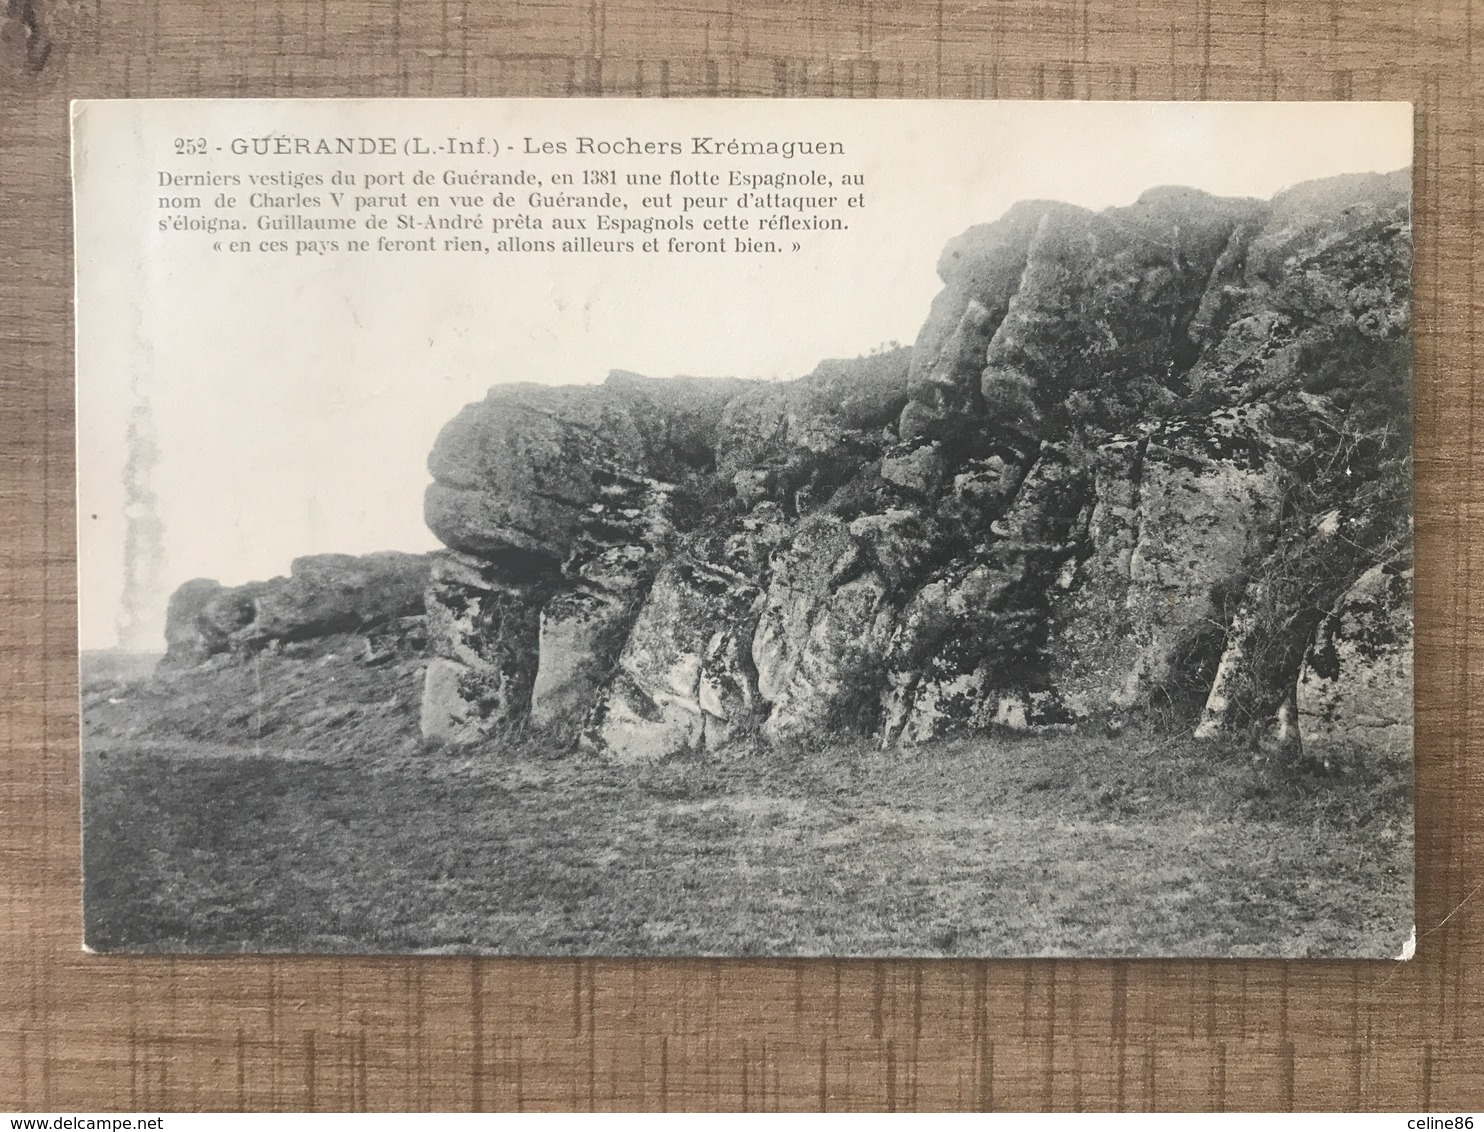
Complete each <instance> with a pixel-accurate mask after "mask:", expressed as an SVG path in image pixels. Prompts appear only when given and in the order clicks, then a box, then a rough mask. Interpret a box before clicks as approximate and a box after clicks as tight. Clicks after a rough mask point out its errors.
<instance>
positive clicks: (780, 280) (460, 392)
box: [74, 100, 1412, 648]
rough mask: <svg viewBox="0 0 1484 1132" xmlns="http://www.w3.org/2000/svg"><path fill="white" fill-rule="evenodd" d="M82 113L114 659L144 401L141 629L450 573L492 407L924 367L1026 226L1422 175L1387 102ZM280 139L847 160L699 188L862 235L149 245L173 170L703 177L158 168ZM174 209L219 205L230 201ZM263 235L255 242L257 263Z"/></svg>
mask: <svg viewBox="0 0 1484 1132" xmlns="http://www.w3.org/2000/svg"><path fill="white" fill-rule="evenodd" d="M77 107H78V109H77V110H76V111H75V117H76V120H77V130H76V137H75V142H74V146H75V158H74V160H75V168H76V172H77V176H78V185H77V197H78V203H77V240H78V271H79V309H78V430H79V468H78V490H79V524H80V532H79V559H80V562H79V574H80V576H79V593H80V595H81V599H80V600H81V611H80V620H81V638H82V646H83V647H84V648H102V647H108V646H111V645H113V644H115V643H116V639H117V633H116V626H117V622H118V618H119V613H120V609H121V592H122V579H123V572H124V571H123V536H124V529H125V524H124V515H123V511H124V500H123V488H122V470H123V465H124V457H125V446H124V428H125V424H126V421H127V417H128V411H129V407H130V405H131V404H132V394H131V392H130V382H131V380H135V381H137V383H138V388H139V389H140V390H141V391H143V392H145V393H146V395H147V396H148V397H149V399H150V402H151V405H152V407H153V410H154V417H155V425H156V430H157V435H158V439H159V445H160V452H161V459H160V464H159V466H158V468H157V472H156V475H155V478H154V488H155V491H156V494H157V495H158V497H159V512H160V516H161V518H162V519H163V521H164V525H165V561H164V563H163V569H162V575H163V587H162V589H161V590H160V592H159V593H157V594H155V595H153V596H152V597H151V599H150V607H151V610H152V612H151V613H150V614H149V615H148V616H147V618H146V620H147V623H148V624H149V625H151V626H152V627H153V628H154V629H158V628H160V627H162V626H163V617H164V601H165V598H166V596H168V593H169V591H170V590H172V589H173V588H174V587H175V586H176V585H178V584H179V583H180V582H183V581H185V580H186V579H189V578H192V577H198V576H207V577H214V578H217V579H219V580H221V581H223V582H225V583H228V584H236V583H240V582H244V581H248V580H250V579H253V578H265V577H270V576H272V575H275V574H281V573H284V572H286V571H287V569H288V564H289V561H290V559H292V558H293V557H295V556H296V555H300V554H309V553H319V552H325V551H347V552H365V551H371V550H381V549H404V550H422V549H430V548H432V547H434V546H436V545H437V544H436V541H435V540H434V539H433V537H432V536H431V535H430V534H429V533H428V531H427V529H426V528H425V527H424V525H423V521H422V493H423V488H424V486H425V485H426V483H427V482H428V476H427V473H426V469H425V461H426V458H427V454H428V450H429V449H430V447H431V446H432V443H433V440H434V438H435V437H436V435H437V433H438V430H439V428H440V427H441V426H442V425H443V424H444V423H445V422H446V421H447V420H448V419H449V418H450V417H452V416H453V415H454V413H456V412H457V411H458V409H459V408H460V407H461V406H462V405H464V404H465V403H467V402H469V401H472V400H477V399H479V398H481V397H482V396H483V395H484V392H485V390H486V389H487V388H488V387H489V386H490V385H492V384H496V383H501V382H509V381H539V382H547V383H552V384H567V383H587V382H594V381H600V380H602V378H603V377H604V376H605V375H606V374H607V372H608V370H610V369H629V370H635V371H637V372H640V373H646V374H651V375H655V376H664V375H670V374H677V373H687V374H729V375H737V376H753V377H768V378H788V377H795V376H798V375H801V374H804V373H807V372H808V371H809V370H811V369H812V368H813V367H814V365H815V364H816V363H817V362H818V361H819V360H820V359H821V358H826V357H841V356H852V355H855V354H859V353H863V352H865V351H867V350H869V349H871V348H872V347H874V346H877V345H879V344H881V343H884V342H887V341H890V340H893V339H895V340H898V341H901V342H903V343H910V342H911V341H912V340H913V338H914V337H915V336H916V334H917V329H918V327H919V326H920V325H921V323H922V320H923V318H924V316H925V314H926V312H927V306H928V303H929V301H930V300H931V298H932V296H933V294H934V293H935V292H936V291H937V289H938V286H939V282H938V280H937V278H936V275H935V272H934V267H935V264H936V262H937V258H938V254H939V251H940V250H941V248H942V246H943V244H944V243H945V242H946V241H947V240H948V239H949V238H950V237H952V236H954V235H956V234H958V233H959V232H961V231H963V230H964V229H965V228H967V227H969V226H970V225H973V224H978V223H984V222H987V221H991V220H994V219H995V218H997V217H998V216H1000V215H1001V214H1002V213H1003V212H1004V211H1005V210H1006V209H1007V208H1008V207H1009V206H1010V205H1012V204H1014V203H1015V202H1016V201H1019V200H1024V199H1028V198H1037V197H1040V198H1051V199H1057V200H1063V201H1069V202H1071V203H1074V204H1079V205H1084V206H1087V207H1090V208H1103V207H1107V206H1110V205H1124V204H1128V203H1130V202H1132V201H1133V200H1135V199H1136V198H1137V197H1138V196H1139V195H1140V194H1141V193H1142V192H1144V191H1145V190H1146V189H1149V188H1151V187H1154V186H1158V185H1165V184H1183V185H1190V186H1194V187H1196V188H1201V189H1206V190H1208V191H1210V192H1213V193H1217V194H1224V195H1243V196H1258V197H1268V196H1270V195H1272V194H1273V193H1274V192H1276V191H1278V190H1280V189H1282V188H1284V187H1286V186H1288V185H1292V184H1295V183H1298V182H1300V181H1305V180H1309V179H1312V178H1315V177H1323V176H1329V175H1332V174H1337V173H1347V172H1361V171H1381V172H1385V171H1390V170H1393V169H1397V168H1400V167H1403V166H1406V165H1409V164H1410V163H1411V150H1412V136H1411V108H1410V107H1409V106H1407V105H1406V104H1399V103H1390V104H1376V103H1370V104H1366V103H1308V104H1295V103H1245V104H1236V103H1168V104H1160V103H1106V102H1104V103H1055V102H917V103H909V102H846V101H829V102H826V101H786V102H775V101H700V100H675V101H634V100H595V101H588V100H561V101H556V100H552V101H537V100H530V101H463V102H459V101H435V100H409V101H390V100H389V101H329V100H317V101H301V102H288V101H229V100H211V101H200V102H188V101H135V102H108V103H101V102H93V103H79V104H77ZM280 133H288V134H293V135H303V136H319V135H330V136H341V135H362V134H366V135H375V136H381V135H395V136H399V137H406V136H410V135H419V136H423V137H426V138H429V139H441V138H444V137H447V136H449V135H460V136H466V137H473V136H477V135H484V136H487V137H493V138H498V139H500V140H502V142H504V143H505V144H510V143H511V142H515V143H517V144H518V143H519V139H520V138H522V137H524V136H532V137H537V138H553V139H556V138H571V137H574V136H576V135H579V134H590V135H594V136H599V137H624V136H633V137H635V138H639V139H645V138H679V139H687V138H688V137H689V136H691V135H693V134H711V135H723V136H736V137H742V138H767V137H773V138H778V139H786V138H810V139H812V138H821V137H822V138H832V139H839V140H841V141H843V142H844V143H845V147H846V157H845V158H843V159H842V158H832V159H826V160H814V159H811V158H807V157H801V158H795V159H794V160H792V161H783V160H780V159H762V158H736V159H713V162H714V167H715V168H716V169H717V170H718V171H720V172H722V173H723V174H725V172H726V171H727V170H729V169H732V168H746V169H750V170H757V171H780V172H786V171H794V172H798V171H803V170H807V169H810V168H821V169H825V170H826V171H827V172H829V173H832V174H838V173H842V172H859V173H863V174H864V175H865V176H866V178H867V186H866V188H865V190H864V191H865V193H866V195H867V207H866V208H865V209H863V210H859V211H857V212H855V213H854V214H853V216H852V224H851V230H850V231H849V232H848V233H843V234H838V233H830V234H820V233H807V234H800V235H795V236H789V237H787V239H789V240H790V241H792V240H793V239H797V240H799V241H800V242H801V243H803V244H804V245H805V247H804V250H803V251H802V252H800V253H797V254H785V255H776V256H768V257H761V258H756V259H754V258H748V257H743V256H726V257H704V258H696V259H681V258H676V257H672V256H646V255H643V254H642V253H635V254H633V255H620V256H609V257H580V256H570V255H568V256H561V255H556V256H542V255H512V256H501V255H497V254H491V255H486V256H458V255H436V256H422V257H414V256H404V257H400V258H398V257H386V256H383V257H372V256H353V255H349V254H341V255H339V256H327V257H324V258H319V259H313V260H309V259H303V258H295V257H293V256H269V255H257V254H253V255H246V256H232V255H230V254H227V253H214V252H212V251H211V250H210V244H211V242H212V241H213V240H214V239H216V238H217V237H212V236H199V235H191V236H181V235H178V234H173V233H172V234H164V235H162V234H161V233H159V232H158V231H156V230H155V228H156V222H157V220H158V218H159V215H160V213H159V210H158V208H157V206H156V199H155V198H156V196H157V194H158V193H159V192H160V191H161V190H160V189H159V187H158V184H157V180H156V178H157V175H158V171H159V170H161V169H170V170H175V171H206V170H213V171H217V172H223V171H236V172H239V173H246V172H248V171H252V172H275V171H278V170H280V169H284V170H313V171H318V172H324V173H328V172H330V171H332V170H333V169H336V168H341V167H344V168H349V169H357V170H361V169H368V168H377V169H386V170H393V169H398V168H401V169H405V170H407V171H409V174H410V171H411V170H413V169H416V168H419V167H427V168H434V169H441V168H443V167H445V166H448V167H454V168H459V169H476V168H478V169H486V170H491V171H494V170H497V169H499V170H512V169H515V168H522V167H524V168H527V169H530V170H531V171H532V172H534V173H536V174H537V175H541V176H544V175H546V174H549V173H550V172H552V171H555V170H558V169H567V170H573V171H576V170H580V169H582V168H584V167H597V168H615V169H617V170H618V171H619V173H620V174H622V173H624V172H627V171H638V170H644V171H664V172H668V170H669V169H670V168H673V167H691V166H693V165H694V164H695V163H696V161H697V160H698V159H695V158H691V157H684V158H654V157H647V158H646V157H631V158H619V159H608V158H604V159H580V160H579V159H575V158H573V157H571V156H568V157H565V158H544V159H543V158H511V157H509V156H505V157H502V158H501V159H500V160H498V161H489V160H488V159H478V160H476V159H467V158H459V159H449V158H440V159H438V160H436V161H435V160H433V159H430V158H423V159H415V158H408V159H403V158H379V159H364V158H357V159H324V158H321V159H306V158H281V159H275V158H231V157H230V155H229V154H227V153H225V152H224V153H222V154H212V155H210V156H208V157H206V158H194V159H192V158H177V157H175V156H174V152H173V149H174V139H175V138H177V137H192V136H206V137H207V138H208V139H209V140H210V141H211V142H212V143H213V144H215V143H216V142H217V141H218V140H222V141H225V140H226V139H229V138H231V137H238V136H242V137H258V136H266V135H270V134H280ZM433 144H436V140H434V142H433ZM373 160H374V162H375V164H373V163H372V162H373ZM183 191H190V192H198V193H200V194H201V195H203V196H208V197H209V196H214V195H215V192H216V191H220V190H183ZM228 191H231V192H233V193H235V194H236V195H238V196H242V195H245V194H246V193H247V192H249V191H252V190H251V188H250V187H247V186H246V179H245V177H244V187H243V188H240V189H234V190H228ZM275 191H278V192H286V191H291V190H275ZM305 191H308V192H316V193H323V192H324V190H323V189H310V190H305ZM352 191H353V190H352ZM388 191H400V190H388ZM409 191H411V190H409ZM428 191H432V192H438V193H443V194H446V193H448V192H450V191H456V190H448V189H446V188H441V187H438V186H434V187H431V188H430V189H429V190H428ZM475 191H478V190H475ZM485 191H486V192H488V191H491V190H485ZM513 191H515V192H516V193H517V195H518V196H523V195H524V194H523V193H522V192H521V191H520V190H513ZM567 191H584V190H581V189H578V190H567ZM586 191H594V190H586ZM623 191H626V192H634V190H623ZM653 191H659V190H653ZM671 191H676V192H678V191H680V190H671ZM712 191H717V192H728V191H735V190H727V189H725V188H723V189H719V190H712ZM781 191H784V192H789V193H801V192H816V191H819V190H801V189H789V190H781ZM832 191H834V192H837V193H843V192H847V191H850V190H839V189H837V190H832ZM409 211H413V212H416V211H417V210H416V209H415V208H414V209H409ZM482 211H484V212H485V214H486V215H487V214H488V210H482ZM512 211H523V210H522V209H517V210H512ZM363 215H364V214H363ZM251 235H252V238H253V240H254V242H256V241H257V240H258V239H259V238H263V236H264V235H271V234H259V233H252V234H251ZM321 235H326V234H321ZM521 235H525V236H527V237H531V236H544V237H548V238H549V237H551V235H552V234H551V233H550V232H543V233H521ZM589 235H598V236H602V235H604V234H603V233H589ZM692 235H693V237H700V236H702V235H704V234H703V233H700V232H697V233H694V234H692ZM287 238H289V239H294V238H296V237H295V234H294V233H289V234H287ZM338 238H344V236H343V235H341V236H340V237H338ZM556 238H560V235H558V236H557V237H556ZM628 238H631V239H634V238H635V237H628ZM161 644H163V642H161Z"/></svg>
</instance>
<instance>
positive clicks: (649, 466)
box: [73, 99, 1413, 959]
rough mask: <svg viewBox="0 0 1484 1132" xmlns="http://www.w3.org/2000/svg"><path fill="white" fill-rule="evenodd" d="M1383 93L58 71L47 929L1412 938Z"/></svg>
mask: <svg viewBox="0 0 1484 1132" xmlns="http://www.w3.org/2000/svg"><path fill="white" fill-rule="evenodd" d="M1411 124H1412V115H1411V108H1410V107H1409V106H1407V105H1405V104H1397V103H1343V104H1341V103H1334V104H1330V103H1307V104H1283V103H1268V104H1257V103H1252V104H1237V103H1200V104H1195V103H1191V104H1186V103H1026V102H1003V103H1001V102H907V101H897V102H888V101H881V102H875V101H872V102H856V101H852V102H846V101H782V100H755V101H746V100H726V101H719V100H718V101H712V100H673V101H672V100H586V99H571V100H468V101H436V100H365V101H358V100H306V101H292V100H264V101H258V100H202V101H85V102H78V103H75V104H74V106H73V170H74V187H75V205H76V251H77V430H78V525H79V532H78V545H79V564H78V570H79V595H80V597H79V602H80V608H79V624H80V638H81V639H80V644H81V687H82V693H81V695H82V704H81V727H82V760H83V776H82V783H83V815H84V866H85V878H84V926H85V940H84V942H85V945H86V946H87V947H88V948H90V949H93V950H97V951H109V952H198V953H199V952H284V951H289V952H392V953H414V952H427V953H434V952H437V953H448V952H469V953H493V954H511V955H635V956H639V955H644V956H661V955H666V956H676V955H711V956H743V955H779V956H782V955H790V956H891V955H906V956H991V957H1012V956H1032V955H1043V956H1271V957H1295V958H1297V957H1308V956H1323V957H1331V958H1333V957H1353V958H1378V959H1393V958H1405V957H1407V956H1409V955H1410V954H1411V951H1412V947H1413V944H1412V937H1413V928H1412V884H1413V882H1412V875H1413V874H1412V848H1413V832H1412V828H1413V827H1412V660H1411V657H1412V589H1411V587H1412V474H1411V455H1412V448H1411V445H1412V440H1411V436H1412V433H1411V260H1412V250H1411V249H1412V231H1411V154H1412V128H1411Z"/></svg>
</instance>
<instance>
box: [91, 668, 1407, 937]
mask: <svg viewBox="0 0 1484 1132" xmlns="http://www.w3.org/2000/svg"><path fill="white" fill-rule="evenodd" d="M355 648H356V642H355V640H354V639H353V638H344V639H342V640H341V641H340V642H339V643H336V642H330V643H328V644H327V645H324V646H321V647H318V648H316V649H314V650H311V651H310V653H308V654H307V655H302V656H299V657H273V656H269V657H264V658H262V659H261V660H260V661H258V662H257V663H256V664H251V665H246V666H232V665H219V666H214V667H208V668H206V669H201V670H195V671H191V672H187V673H181V674H177V675H175V676H173V677H170V678H168V679H156V680H153V681H141V680H138V679H137V678H135V677H134V676H132V675H130V674H127V673H121V672H120V671H119V670H117V669H115V671H113V672H111V673H101V674H95V675H91V676H88V677H87V679H86V681H85V689H84V735H85V739H84V748H85V754H84V795H85V819H86V824H85V829H86V835H85V845H84V852H85V867H86V878H87V879H86V894H85V895H86V924H87V939H88V943H89V944H90V946H92V947H94V948H97V949H100V950H138V951H272V950H292V951H306V950H311V951H394V952H401V951H478V950H487V951H498V952H506V953H517V954H519V953H557V954H648V955H672V954H685V955H700V954H734V955H761V954H773V955H783V954H787V955H812V954H828V955H867V954H869V955H896V954H902V955H906V954H912V955H996V956H1007V955H1030V954H1036V955H1157V954H1191V955H1273V956H1304V955H1361V956H1372V957H1378V958H1379V957H1390V956H1394V955H1395V954H1396V953H1397V952H1398V951H1399V950H1400V949H1401V946H1402V943H1403V941H1404V939H1405V938H1406V936H1407V934H1408V932H1409V931H1410V927H1411V901H1412V866H1411V843H1412V835H1411V796H1410V782H1411V774H1410V765H1409V764H1408V763H1407V762H1406V761H1405V760H1402V759H1399V758H1398V757H1396V756H1395V755H1385V754H1379V753H1376V752H1369V753H1368V752H1362V751H1354V750H1342V749H1336V750H1333V751H1331V752H1330V754H1331V758H1332V761H1333V762H1334V763H1335V765H1336V766H1337V768H1338V772H1337V773H1335V774H1332V775H1329V776H1318V775H1306V774H1301V773H1295V772H1291V771H1290V772H1285V771H1283V770H1281V769H1279V768H1275V767H1272V766H1270V765H1266V764H1260V763H1254V762H1252V761H1251V759H1250V758H1249V757H1248V756H1247V755H1246V754H1245V753H1244V752H1239V751H1232V750H1221V749H1213V748H1212V747H1210V746H1208V745H1200V744H1195V743H1194V742H1192V741H1190V740H1188V739H1178V738H1177V739H1173V740H1171V739H1160V738H1156V737H1151V736H1141V735H1134V736H1130V735H1125V736H1122V737H1120V738H1117V739H1112V738H1091V737H1086V736H1052V737H1044V736H1043V737H1026V736H1016V735H1009V734H1005V735H994V736H988V737H977V738H974V739H966V740H961V741H954V742H946V743H940V744H934V745H930V746H926V747H922V748H919V749H916V750H911V751H877V750H874V749H870V748H869V747H865V746H862V745H860V744H842V745H841V746H838V747H835V748H831V749H828V750H822V751H808V752H805V751H798V750H792V751H785V750H775V751H769V752H755V753H753V754H751V755H749V756H748V757H746V758H720V759H718V758H716V757H686V758H676V759H671V760H667V761H665V762H662V763H659V764H656V765H653V766H651V767H648V768H643V769H637V770H636V769H627V768H619V767H612V766H608V765H606V764H604V763H602V762H600V761H596V760H594V759H592V758H591V757H587V756H583V755H578V754H572V753H556V752H552V751H550V750H547V749H543V747H542V746H541V745H540V744H539V743H538V742H535V741H532V740H527V741H520V742H516V741H512V742H509V743H507V744H505V745H503V746H496V747H492V748H491V749H489V750H486V751H482V752H479V753H475V754H471V753H456V752H452V751H447V750H429V749H425V748H424V747H423V746H422V744H421V743H420V742H419V740H418V738H417V735H416V727H415V718H416V715H415V710H414V709H415V703H414V700H415V689H416V667H417V666H416V664H415V663H412V662H409V663H405V664H392V665H390V666H385V667H376V668H372V667H366V666H364V665H363V664H361V663H360V661H359V659H358V658H357V657H356V656H355V655H354V650H355Z"/></svg>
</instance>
